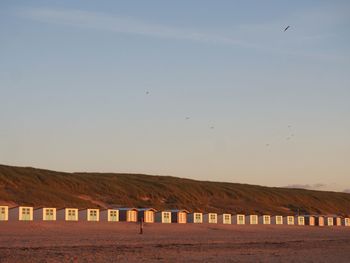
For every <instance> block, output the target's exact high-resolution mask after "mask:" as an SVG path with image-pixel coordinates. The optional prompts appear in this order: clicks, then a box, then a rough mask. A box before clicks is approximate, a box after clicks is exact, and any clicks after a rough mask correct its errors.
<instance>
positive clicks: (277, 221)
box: [271, 216, 283, 225]
mask: <svg viewBox="0 0 350 263" xmlns="http://www.w3.org/2000/svg"><path fill="white" fill-rule="evenodd" d="M271 223H272V224H274V225H283V216H273V217H272V218H271Z"/></svg>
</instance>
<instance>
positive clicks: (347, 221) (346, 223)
mask: <svg viewBox="0 0 350 263" xmlns="http://www.w3.org/2000/svg"><path fill="white" fill-rule="evenodd" d="M342 221H343V223H342V225H343V226H350V218H348V217H345V218H343V220H342Z"/></svg>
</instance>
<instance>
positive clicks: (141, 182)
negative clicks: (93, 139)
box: [0, 165, 350, 215]
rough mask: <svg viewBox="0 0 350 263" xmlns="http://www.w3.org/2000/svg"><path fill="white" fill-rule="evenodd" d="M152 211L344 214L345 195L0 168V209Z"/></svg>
mask: <svg viewBox="0 0 350 263" xmlns="http://www.w3.org/2000/svg"><path fill="white" fill-rule="evenodd" d="M4 202H7V203H12V204H18V205H32V206H35V207H38V206H50V207H78V208H84V207H105V208H106V207H109V206H114V207H115V206H121V207H154V208H156V209H169V208H185V209H188V210H190V211H202V212H206V211H213V212H231V213H236V212H241V213H258V214H263V213H271V214H283V215H286V214H296V213H297V212H298V211H299V212H300V213H310V214H340V215H349V214H350V194H348V193H337V192H325V191H311V190H304V189H288V188H276V187H263V186H256V185H247V184H237V183H219V182H205V181H195V180H189V179H183V178H176V177H170V176H150V175H144V174H112V173H63V172H54V171H49V170H42V169H35V168H22V167H12V166H5V165H0V204H1V203H4Z"/></svg>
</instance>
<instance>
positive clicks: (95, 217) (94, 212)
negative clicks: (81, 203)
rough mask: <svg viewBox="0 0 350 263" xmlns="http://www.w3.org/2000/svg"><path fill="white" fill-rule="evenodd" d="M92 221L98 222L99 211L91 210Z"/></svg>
mask: <svg viewBox="0 0 350 263" xmlns="http://www.w3.org/2000/svg"><path fill="white" fill-rule="evenodd" d="M89 215H90V221H97V211H96V210H90V211H89Z"/></svg>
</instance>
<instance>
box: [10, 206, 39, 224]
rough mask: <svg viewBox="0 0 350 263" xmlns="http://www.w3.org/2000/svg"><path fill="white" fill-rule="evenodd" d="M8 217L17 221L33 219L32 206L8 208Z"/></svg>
mask: <svg viewBox="0 0 350 263" xmlns="http://www.w3.org/2000/svg"><path fill="white" fill-rule="evenodd" d="M9 219H10V220H19V221H32V220H33V207H30V206H17V207H12V208H10V209H9Z"/></svg>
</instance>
